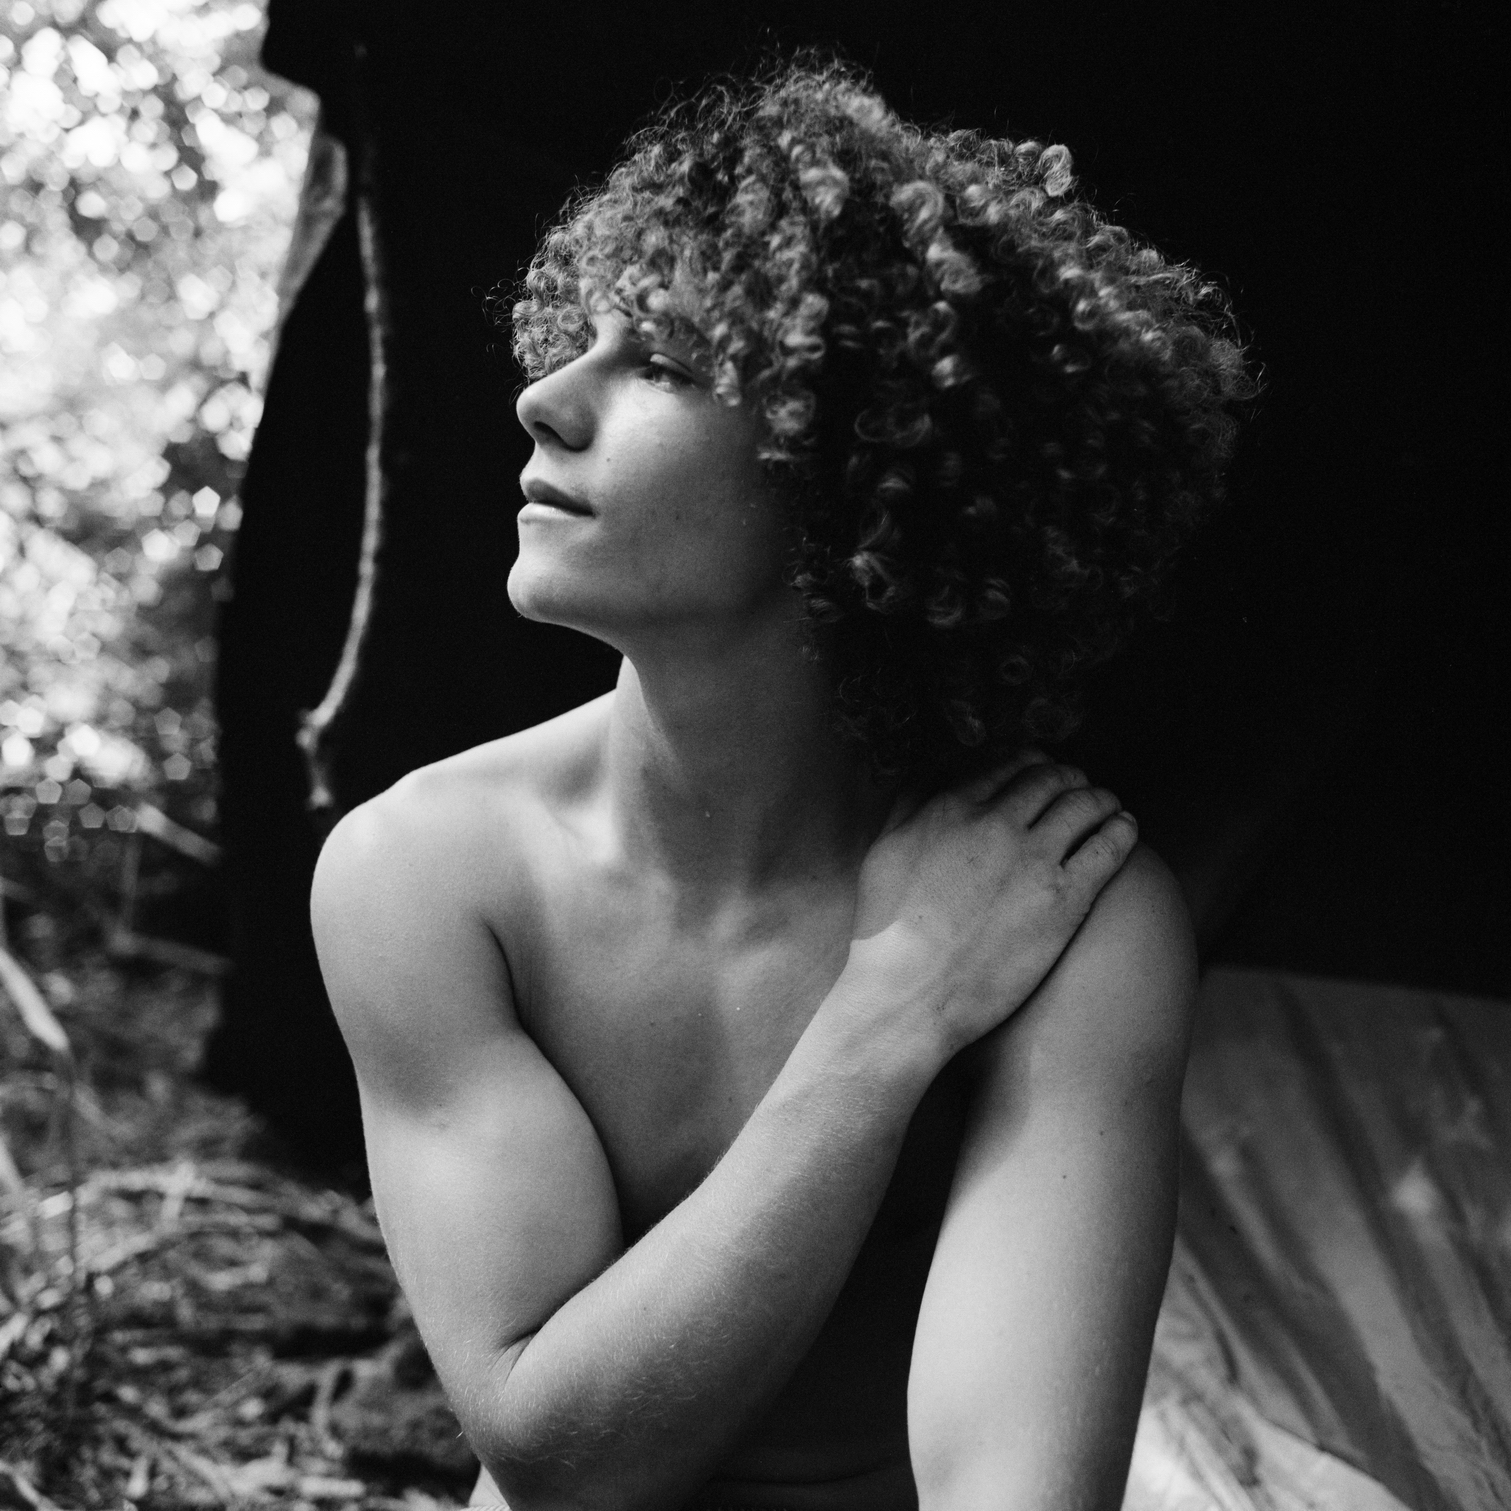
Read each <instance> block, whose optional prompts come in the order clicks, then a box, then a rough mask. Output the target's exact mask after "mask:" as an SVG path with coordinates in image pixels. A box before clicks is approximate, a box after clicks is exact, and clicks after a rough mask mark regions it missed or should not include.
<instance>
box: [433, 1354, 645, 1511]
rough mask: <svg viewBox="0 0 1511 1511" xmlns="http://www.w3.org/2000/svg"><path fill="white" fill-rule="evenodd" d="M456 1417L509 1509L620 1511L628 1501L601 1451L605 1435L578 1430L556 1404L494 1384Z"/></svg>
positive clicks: (609, 1457)
mask: <svg viewBox="0 0 1511 1511" xmlns="http://www.w3.org/2000/svg"><path fill="white" fill-rule="evenodd" d="M457 1414H458V1416H459V1417H462V1418H463V1422H462V1425H463V1428H464V1429H465V1432H466V1437H467V1441H468V1442H469V1443H470V1444H471V1446H472V1450H473V1452H474V1453H476V1454H477V1457H478V1461H479V1463H481V1465H482V1466H483V1469H484V1470H485V1472H486V1473H487V1474H488V1475H489V1476H490V1477H491V1479H492V1481H493V1486H494V1488H495V1489H496V1490H497V1492H498V1496H499V1501H500V1502H501V1503H502V1504H504V1505H507V1506H508V1508H509V1511H626V1508H628V1507H630V1506H631V1505H633V1504H636V1503H635V1502H634V1501H633V1500H632V1499H631V1498H629V1497H627V1496H626V1494H625V1489H624V1485H623V1483H622V1478H621V1476H620V1475H619V1474H618V1472H617V1469H616V1465H615V1464H614V1462H613V1459H612V1455H606V1454H605V1453H604V1451H603V1450H604V1449H605V1448H607V1447H608V1446H609V1444H608V1443H606V1442H604V1441H602V1439H604V1438H606V1437H607V1436H608V1434H606V1433H602V1432H599V1433H593V1432H591V1431H589V1430H586V1426H587V1424H585V1423H583V1422H581V1421H578V1420H576V1419H575V1417H574V1416H573V1414H571V1413H570V1412H567V1411H564V1410H562V1409H561V1407H560V1405H559V1404H557V1405H555V1406H553V1405H552V1404H551V1403H547V1402H543V1401H540V1400H539V1399H531V1398H530V1396H529V1395H527V1394H526V1393H525V1392H524V1391H522V1390H521V1389H520V1388H519V1385H518V1383H514V1384H512V1385H511V1386H509V1387H507V1388H504V1389H501V1390H500V1391H499V1392H498V1393H497V1394H496V1395H495V1396H494V1397H493V1399H492V1400H491V1402H490V1403H489V1405H488V1408H487V1409H485V1410H481V1411H473V1412H465V1413H464V1412H462V1411H459V1412H458V1413H457ZM485 1504H486V1502H485Z"/></svg>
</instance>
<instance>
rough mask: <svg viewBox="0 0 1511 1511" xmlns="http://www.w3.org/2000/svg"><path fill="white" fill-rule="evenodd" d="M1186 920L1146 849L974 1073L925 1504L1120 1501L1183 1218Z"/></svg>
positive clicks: (946, 1271)
mask: <svg viewBox="0 0 1511 1511" xmlns="http://www.w3.org/2000/svg"><path fill="white" fill-rule="evenodd" d="M1194 992H1195V965H1194V950H1193V946H1192V943H1191V935H1190V924H1189V921H1188V919H1187V916H1186V912H1185V907H1184V904H1183V903H1182V901H1181V899H1180V894H1179V891H1178V889H1177V888H1176V885H1175V883H1174V880H1173V879H1172V878H1171V876H1170V874H1169V873H1168V871H1166V870H1165V868H1164V867H1163V866H1162V865H1161V864H1160V863H1159V861H1158V860H1156V859H1155V858H1154V857H1153V856H1152V854H1150V853H1149V852H1148V851H1146V850H1140V851H1136V852H1135V854H1134V856H1133V857H1131V858H1130V860H1129V861H1128V863H1127V864H1126V865H1125V866H1124V868H1123V870H1122V871H1121V872H1120V873H1119V874H1118V876H1117V877H1115V878H1114V879H1113V881H1112V882H1110V883H1109V884H1108V886H1107V887H1106V889H1105V890H1104V891H1103V893H1102V895H1101V896H1100V897H1099V898H1098V900H1097V903H1096V905H1095V907H1094V908H1093V909H1092V912H1091V914H1090V915H1089V917H1088V918H1087V920H1086V922H1085V924H1084V925H1083V926H1082V929H1081V931H1080V933H1079V934H1078V935H1077V936H1076V938H1075V940H1074V941H1073V942H1072V944H1071V946H1070V947H1069V948H1068V949H1067V950H1066V952H1065V954H1064V955H1063V956H1062V957H1061V959H1060V961H1059V963H1058V964H1057V965H1056V967H1055V969H1054V970H1053V971H1052V972H1051V973H1050V975H1049V976H1048V977H1047V978H1046V979H1045V982H1044V984H1043V985H1042V986H1041V987H1040V988H1039V990H1038V991H1037V992H1036V993H1035V995H1034V997H1033V998H1032V999H1031V1000H1030V1002H1029V1003H1028V1004H1027V1005H1026V1006H1025V1007H1024V1008H1022V1009H1021V1010H1020V1011H1019V1013H1018V1014H1017V1015H1016V1016H1015V1017H1014V1018H1012V1019H1010V1020H1009V1021H1008V1023H1007V1024H1006V1025H1004V1027H1003V1029H1002V1030H1000V1031H998V1032H997V1033H996V1034H994V1035H992V1036H989V1037H988V1039H986V1040H983V1041H981V1044H980V1045H979V1046H978V1047H977V1050H976V1051H975V1053H976V1054H977V1055H978V1066H977V1069H978V1071H979V1080H978V1083H977V1086H976V1090H975V1093H974V1097H973V1104H972V1108H971V1114H970V1120H969V1123H968V1127H967V1131H966V1136H965V1140H964V1143H963V1145H962V1148H961V1152H960V1158H959V1162H958V1164H957V1168H956V1174H955V1182H954V1186H953V1188H952V1190H951V1194H950V1200H949V1205H948V1208H947V1210H946V1214H945V1219H944V1224H943V1227H942V1229H941V1232H940V1236H939V1241H938V1245H937V1247H936V1250H935V1256H934V1262H933V1265H932V1268H931V1270H930V1274H929V1281H928V1287H927V1290H926V1292H925V1296H924V1301H923V1307H922V1310H921V1312H920V1315H919V1321H918V1331H917V1336H916V1340H915V1344H914V1352H913V1368H912V1373H911V1377H910V1380H909V1389H908V1396H909V1399H908V1418H909V1436H910V1443H911V1448H912V1454H913V1462H914V1470H915V1473H916V1475H917V1478H918V1483H919V1492H920V1496H921V1503H922V1505H923V1507H924V1508H925V1511H930V1508H934V1507H949V1506H955V1505H960V1506H967V1505H968V1506H971V1507H992V1506H1001V1507H1004V1508H1005V1507H1013V1508H1015V1511H1016V1508H1020V1507H1021V1508H1024V1511H1028V1508H1041V1507H1042V1508H1046V1511H1047V1508H1050V1507H1056V1508H1059V1507H1076V1508H1083V1507H1084V1508H1086V1511H1092V1508H1096V1511H1101V1508H1104V1507H1105V1508H1111V1511H1115V1508H1116V1507H1117V1506H1119V1505H1120V1504H1121V1495H1122V1489H1123V1479H1124V1477H1125V1476H1126V1473H1127V1466H1128V1457H1129V1454H1130V1453H1131V1451H1132V1445H1133V1435H1134V1431H1135V1429H1136V1426H1137V1419H1138V1409H1139V1402H1140V1399H1141V1396H1142V1391H1143V1383H1144V1375H1145V1370H1146V1368H1147V1364H1148V1354H1149V1347H1150V1341H1151V1338H1152V1335H1153V1330H1154V1322H1155V1318H1156V1316H1157V1313H1158V1309H1159V1302H1160V1297H1161V1295H1162V1293H1163V1289H1164V1282H1165V1274H1166V1270H1167V1267H1168V1265H1169V1258H1170V1245H1171V1241H1172V1237H1173V1232H1174V1223H1175V1199H1176V1173H1177V1147H1178V1143H1177V1141H1178V1127H1179V1107H1180V1088H1181V1081H1182V1077H1183V1074H1184V1069H1185V1057H1186V1048H1187V1042H1188V1036H1189V1023H1190V1009H1191V1003H1192V999H1193V997H1194Z"/></svg>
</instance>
